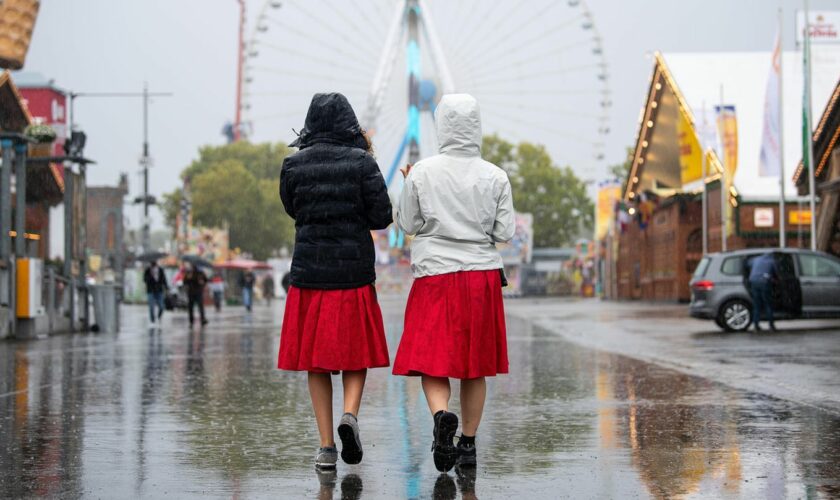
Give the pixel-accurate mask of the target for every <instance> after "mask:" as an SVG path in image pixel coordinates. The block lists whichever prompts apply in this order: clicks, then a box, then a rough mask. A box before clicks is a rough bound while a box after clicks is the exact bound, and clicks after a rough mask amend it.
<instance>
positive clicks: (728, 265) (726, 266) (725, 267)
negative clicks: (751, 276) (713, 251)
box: [720, 257, 744, 276]
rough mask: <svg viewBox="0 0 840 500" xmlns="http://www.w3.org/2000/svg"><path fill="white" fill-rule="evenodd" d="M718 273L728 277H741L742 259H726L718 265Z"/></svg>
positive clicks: (742, 270)
mask: <svg viewBox="0 0 840 500" xmlns="http://www.w3.org/2000/svg"><path fill="white" fill-rule="evenodd" d="M720 272H721V273H723V274H726V275H728V276H741V275H742V274H743V273H744V258H743V257H727V258H725V259H723V264H721V265H720Z"/></svg>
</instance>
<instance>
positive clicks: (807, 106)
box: [802, 0, 817, 250]
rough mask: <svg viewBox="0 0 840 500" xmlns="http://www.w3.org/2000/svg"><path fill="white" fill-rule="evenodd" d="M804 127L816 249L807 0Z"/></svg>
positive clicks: (812, 240)
mask: <svg viewBox="0 0 840 500" xmlns="http://www.w3.org/2000/svg"><path fill="white" fill-rule="evenodd" d="M804 35H805V49H804V50H805V64H806V67H805V78H806V81H805V103H804V104H805V127H806V131H807V136H806V137H804V138H803V139H802V145H803V147H804V148H805V149H806V157H807V159H808V193H809V195H810V196H809V199H808V204H809V207H808V208H810V210H811V250H816V249H817V210H816V198H817V193H816V187H815V186H814V184H815V181H814V144H813V140H812V137H813V134H814V129H813V127H812V126H811V123H812V117H811V107H812V106H811V18H810V17H809V12H808V0H805V33H804Z"/></svg>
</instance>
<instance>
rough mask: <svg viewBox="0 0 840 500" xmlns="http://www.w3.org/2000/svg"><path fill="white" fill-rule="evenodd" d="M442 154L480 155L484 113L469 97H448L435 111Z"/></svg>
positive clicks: (445, 97) (463, 95)
mask: <svg viewBox="0 0 840 500" xmlns="http://www.w3.org/2000/svg"><path fill="white" fill-rule="evenodd" d="M435 129H436V130H437V139H438V144H440V152H441V153H448V154H454V155H458V156H478V155H480V154H481V112H480V110H479V109H478V101H476V100H475V97H473V96H471V95H469V94H446V95H444V96H443V97H442V98H441V99H440V102H439V103H438V105H437V108H435Z"/></svg>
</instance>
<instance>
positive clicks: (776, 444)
mask: <svg viewBox="0 0 840 500" xmlns="http://www.w3.org/2000/svg"><path fill="white" fill-rule="evenodd" d="M403 303H404V302H403V299H401V298H399V297H383V299H382V307H383V311H384V312H385V313H386V329H387V331H388V336H389V345H390V347H391V351H392V353H393V352H394V351H395V348H396V346H397V343H398V339H399V335H400V331H401V328H402V325H401V322H402V315H401V309H402V305H403ZM587 307H590V306H587ZM580 308H581V306H580V304H576V303H574V302H552V303H542V304H539V303H533V302H527V301H519V302H517V301H515V300H514V301H509V302H508V310H509V311H510V312H511V313H513V314H524V315H525V316H526V317H529V318H533V319H534V320H535V321H530V320H524V319H519V318H518V317H513V316H512V317H510V319H509V343H510V361H511V373H510V375H507V376H501V377H498V378H496V379H493V380H492V381H491V383H490V384H489V387H488V389H489V396H488V403H487V411H486V414H485V419H484V421H483V422H482V425H481V428H480V430H479V435H478V449H479V467H478V470H477V473H476V475H475V476H474V477H469V476H463V475H462V476H459V475H457V474H455V473H450V474H449V475H445V476H441V475H440V474H439V473H437V471H435V469H434V465H433V464H432V460H431V454H430V453H429V446H430V440H431V426H432V419H431V416H430V415H429V413H428V411H427V409H426V404H425V401H424V398H423V395H422V391H421V390H420V386H419V381H418V380H416V379H404V378H396V377H391V376H389V372H388V371H387V370H373V371H372V372H371V374H370V376H369V378H368V385H367V388H366V391H365V397H364V400H363V407H362V410H361V412H360V415H359V419H360V424H361V428H362V439H363V442H364V445H365V459H364V461H363V462H362V464H360V465H358V466H347V465H344V464H341V463H339V467H338V471H337V473H336V474H335V475H329V474H322V475H320V476H319V475H317V474H316V472H315V470H314V468H313V466H312V458H313V453H314V450H315V447H316V445H317V432H316V430H315V423H314V419H313V417H312V415H311V411H310V408H309V400H308V392H307V387H306V377H305V375H304V374H298V373H282V372H279V371H277V370H275V369H274V366H275V363H276V353H277V349H278V346H279V323H280V318H281V311H282V302H276V303H275V304H274V305H273V306H272V307H271V308H268V307H266V306H261V307H258V308H256V309H255V311H254V312H253V313H252V314H251V315H247V314H245V313H244V311H243V310H242V309H240V308H231V309H227V310H225V311H224V312H223V313H222V314H220V315H217V314H214V313H212V312H211V313H210V320H211V323H210V324H209V325H208V326H207V327H206V328H204V329H203V330H202V329H198V328H196V329H194V330H191V329H190V328H189V327H188V326H187V322H186V318H185V315H184V314H181V313H176V314H169V315H167V316H165V318H164V319H165V321H164V324H163V327H162V328H161V329H160V330H149V329H147V328H146V317H145V309H143V308H141V307H126V308H124V310H123V313H124V316H123V325H124V330H123V331H122V332H121V333H119V334H113V335H111V334H90V335H65V336H57V337H53V338H50V339H46V340H40V341H30V342H3V343H0V497H34V496H38V497H56V498H58V497H60V498H79V497H84V498H136V497H143V498H163V497H170V498H191V497H202V498H231V497H235V498H506V497H511V496H512V495H517V496H519V497H520V498H523V499H524V498H528V499H530V498H674V497H715V498H833V497H837V496H840V417H838V416H837V415H836V414H835V413H833V412H831V411H825V410H821V409H817V408H814V407H812V406H807V405H799V404H797V403H794V402H790V401H787V400H784V399H778V398H773V397H769V396H766V395H763V394H762V393H761V392H750V391H744V390H739V389H734V388H730V387H728V386H726V385H723V384H720V383H716V382H713V381H711V380H710V379H709V378H703V377H696V376H692V375H687V374H685V373H681V372H678V371H674V370H672V369H668V368H662V367H660V366H659V365H657V364H651V363H647V362H644V361H639V360H634V359H631V358H629V357H625V356H621V355H617V354H613V353H608V352H605V351H604V350H602V349H593V348H590V347H583V346H580V345H578V344H579V343H573V342H569V341H568V340H565V339H564V338H563V337H564V335H561V334H559V333H557V332H556V331H554V330H552V329H551V328H546V327H545V325H542V323H545V321H543V320H545V318H548V317H552V316H556V317H562V316H563V315H564V314H572V313H574V312H575V311H579V310H580ZM540 314H542V316H540ZM609 314H611V313H609ZM540 318H542V319H540ZM642 320H643V319H640V320H639V321H640V322H641V321H642ZM634 324H636V323H634ZM638 324H641V323H638ZM538 325H542V326H538ZM549 326H551V325H549ZM590 328H591V329H592V330H593V334H597V333H598V332H597V330H598V328H599V326H598V323H597V322H595V323H592V324H591V327H590ZM605 328H606V327H605ZM609 338H611V339H612V338H613V337H609ZM629 339H632V337H629ZM628 341H632V340H628ZM611 342H617V341H616V340H611ZM675 345H676V346H678V347H679V346H680V345H681V344H679V343H677V344H675ZM453 392H454V394H455V395H456V397H455V401H454V408H455V409H456V411H457V408H458V401H457V389H456V390H454V391H453ZM340 397H341V389H340V384H337V385H336V401H339V398H340Z"/></svg>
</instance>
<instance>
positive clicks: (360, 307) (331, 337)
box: [277, 285, 390, 372]
mask: <svg viewBox="0 0 840 500" xmlns="http://www.w3.org/2000/svg"><path fill="white" fill-rule="evenodd" d="M389 364H390V360H389V358H388V344H387V343H386V341H385V328H384V326H383V324H382V312H381V311H380V309H379V303H378V302H377V300H376V289H374V287H373V285H366V286H363V287H359V288H351V289H346V290H317V289H310V288H297V287H294V286H293V287H291V288H289V294H288V296H287V297H286V312H285V314H284V316H283V327H282V331H281V333H280V354H279V356H278V361H277V367H278V368H280V369H281V370H298V371H301V370H302V371H311V372H337V371H341V370H362V369H365V368H376V367H381V366H388V365H389Z"/></svg>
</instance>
